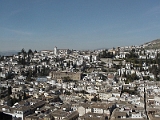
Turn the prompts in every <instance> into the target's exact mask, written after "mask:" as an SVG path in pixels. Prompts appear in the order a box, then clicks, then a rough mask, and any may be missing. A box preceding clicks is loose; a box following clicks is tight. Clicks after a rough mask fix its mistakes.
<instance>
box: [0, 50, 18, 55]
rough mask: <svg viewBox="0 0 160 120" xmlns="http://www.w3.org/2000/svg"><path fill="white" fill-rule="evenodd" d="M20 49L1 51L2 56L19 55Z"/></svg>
mask: <svg viewBox="0 0 160 120" xmlns="http://www.w3.org/2000/svg"><path fill="white" fill-rule="evenodd" d="M17 54H18V51H15V50H9V51H0V55H1V56H12V55H17Z"/></svg>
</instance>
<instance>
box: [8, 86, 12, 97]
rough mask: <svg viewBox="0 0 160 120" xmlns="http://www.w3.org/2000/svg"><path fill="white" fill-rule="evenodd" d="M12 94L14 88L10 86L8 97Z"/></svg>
mask: <svg viewBox="0 0 160 120" xmlns="http://www.w3.org/2000/svg"><path fill="white" fill-rule="evenodd" d="M11 94H12V88H11V86H10V87H8V95H11Z"/></svg>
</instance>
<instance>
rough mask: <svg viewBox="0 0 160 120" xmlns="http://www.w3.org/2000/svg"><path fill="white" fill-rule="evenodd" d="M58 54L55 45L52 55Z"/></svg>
mask: <svg viewBox="0 0 160 120" xmlns="http://www.w3.org/2000/svg"><path fill="white" fill-rule="evenodd" d="M57 54H58V51H57V47H56V46H55V47H54V55H57Z"/></svg>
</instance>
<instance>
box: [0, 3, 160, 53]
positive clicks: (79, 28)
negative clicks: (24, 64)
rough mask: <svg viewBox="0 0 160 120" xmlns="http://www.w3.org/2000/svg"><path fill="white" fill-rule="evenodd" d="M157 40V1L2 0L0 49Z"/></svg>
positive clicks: (159, 14)
mask: <svg viewBox="0 0 160 120" xmlns="http://www.w3.org/2000/svg"><path fill="white" fill-rule="evenodd" d="M158 38H160V0H0V51H8V50H21V49H22V48H24V49H25V50H26V51H27V50H28V49H32V50H53V48H54V47H55V46H57V48H59V49H61V48H62V49H77V50H90V49H92V50H93V49H98V48H112V47H118V46H129V45H141V44H143V43H145V42H148V41H151V40H155V39H158Z"/></svg>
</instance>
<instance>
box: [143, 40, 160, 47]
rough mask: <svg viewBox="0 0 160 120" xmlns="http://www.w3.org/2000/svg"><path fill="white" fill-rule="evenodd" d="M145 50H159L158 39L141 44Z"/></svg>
mask: <svg viewBox="0 0 160 120" xmlns="http://www.w3.org/2000/svg"><path fill="white" fill-rule="evenodd" d="M143 46H144V47H145V48H146V49H160V39H156V40H153V41H151V42H147V43H145V44H143Z"/></svg>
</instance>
